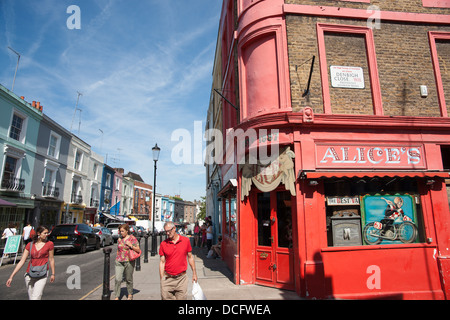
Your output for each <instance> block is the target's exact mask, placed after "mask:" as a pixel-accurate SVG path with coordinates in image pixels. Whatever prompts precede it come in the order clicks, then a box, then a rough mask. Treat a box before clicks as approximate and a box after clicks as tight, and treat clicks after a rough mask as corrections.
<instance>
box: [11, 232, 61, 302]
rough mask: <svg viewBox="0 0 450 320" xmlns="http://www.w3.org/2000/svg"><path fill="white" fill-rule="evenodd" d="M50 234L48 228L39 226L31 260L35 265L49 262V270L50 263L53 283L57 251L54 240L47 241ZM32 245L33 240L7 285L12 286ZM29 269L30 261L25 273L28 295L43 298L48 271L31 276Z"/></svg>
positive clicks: (37, 298)
mask: <svg viewBox="0 0 450 320" xmlns="http://www.w3.org/2000/svg"><path fill="white" fill-rule="evenodd" d="M48 234H49V232H48V229H47V228H46V227H44V226H40V227H39V228H37V229H36V235H35V236H34V238H33V242H32V243H33V248H32V251H31V259H30V262H31V263H32V264H33V266H43V265H44V264H46V263H47V262H48V264H47V270H48V268H49V267H48V266H49V265H50V268H51V269H52V275H51V276H50V282H51V283H53V282H54V281H55V259H54V253H55V251H54V245H53V242H51V241H47V237H48ZM30 245H31V242H30V243H28V244H27V246H26V247H25V250H24V251H23V255H22V259H20V262H19V263H18V264H17V266H16V268H15V269H14V271H13V273H12V274H11V276H10V277H9V279H8V281H6V286H7V287H11V282H12V280H13V277H14V276H15V275H16V273H17V272H19V270H20V269H21V268H22V266H23V265H24V264H25V261H26V260H27V258H28V254H29V252H30ZM29 271H30V263H28V267H27V273H26V274H25V284H26V286H27V290H28V297H29V299H30V300H41V298H42V293H43V292H44V288H45V284H46V282H47V277H48V271H47V274H46V275H45V276H44V277H42V278H31V277H30V276H29V275H28V272H29Z"/></svg>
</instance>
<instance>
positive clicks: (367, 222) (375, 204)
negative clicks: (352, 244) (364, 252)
mask: <svg viewBox="0 0 450 320" xmlns="http://www.w3.org/2000/svg"><path fill="white" fill-rule="evenodd" d="M417 223H418V221H417V212H416V203H415V199H414V197H413V196H411V195H409V194H384V195H380V194H376V195H365V196H362V197H361V224H362V229H363V239H364V243H365V244H367V245H376V244H383V245H384V244H399V243H413V242H416V241H417V238H418V227H417Z"/></svg>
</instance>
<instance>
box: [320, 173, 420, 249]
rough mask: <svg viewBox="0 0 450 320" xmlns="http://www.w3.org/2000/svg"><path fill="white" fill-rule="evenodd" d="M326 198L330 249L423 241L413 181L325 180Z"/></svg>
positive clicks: (418, 197)
mask: <svg viewBox="0 0 450 320" xmlns="http://www.w3.org/2000/svg"><path fill="white" fill-rule="evenodd" d="M325 196H326V224H327V240H328V246H329V247H340V246H361V245H377V244H380V245H388V244H406V243H420V242H424V239H425V236H424V226H423V218H422V208H421V203H420V195H419V192H418V186H417V181H416V180H415V179H412V178H408V177H406V178H399V177H389V178H388V177H385V178H378V177H375V178H364V179H361V178H352V179H350V178H340V179H328V180H326V181H325Z"/></svg>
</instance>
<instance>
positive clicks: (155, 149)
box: [151, 144, 161, 257]
mask: <svg viewBox="0 0 450 320" xmlns="http://www.w3.org/2000/svg"><path fill="white" fill-rule="evenodd" d="M152 151H153V161H154V162H155V169H154V173H153V218H152V225H153V226H152V253H151V256H152V257H153V256H156V233H155V212H156V208H155V199H156V162H158V158H159V152H160V151H161V149H160V148H159V147H158V144H155V146H154V147H153V148H152Z"/></svg>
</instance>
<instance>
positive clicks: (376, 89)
mask: <svg viewBox="0 0 450 320" xmlns="http://www.w3.org/2000/svg"><path fill="white" fill-rule="evenodd" d="M316 26H317V42H318V51H319V64H320V75H321V84H322V97H323V108H324V113H325V114H332V113H333V112H332V108H331V99H330V85H331V84H330V83H329V81H328V65H327V57H326V49H325V33H326V32H328V33H346V34H356V35H363V36H364V39H365V45H366V57H367V65H368V68H369V70H368V72H369V78H370V79H369V81H370V87H371V93H372V103H373V111H374V112H373V115H377V116H382V115H383V103H382V97H381V87H380V81H379V78H378V66H377V60H376V52H375V43H374V38H373V32H372V29H371V28H368V27H360V26H351V25H336V24H325V23H317V25H316Z"/></svg>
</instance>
